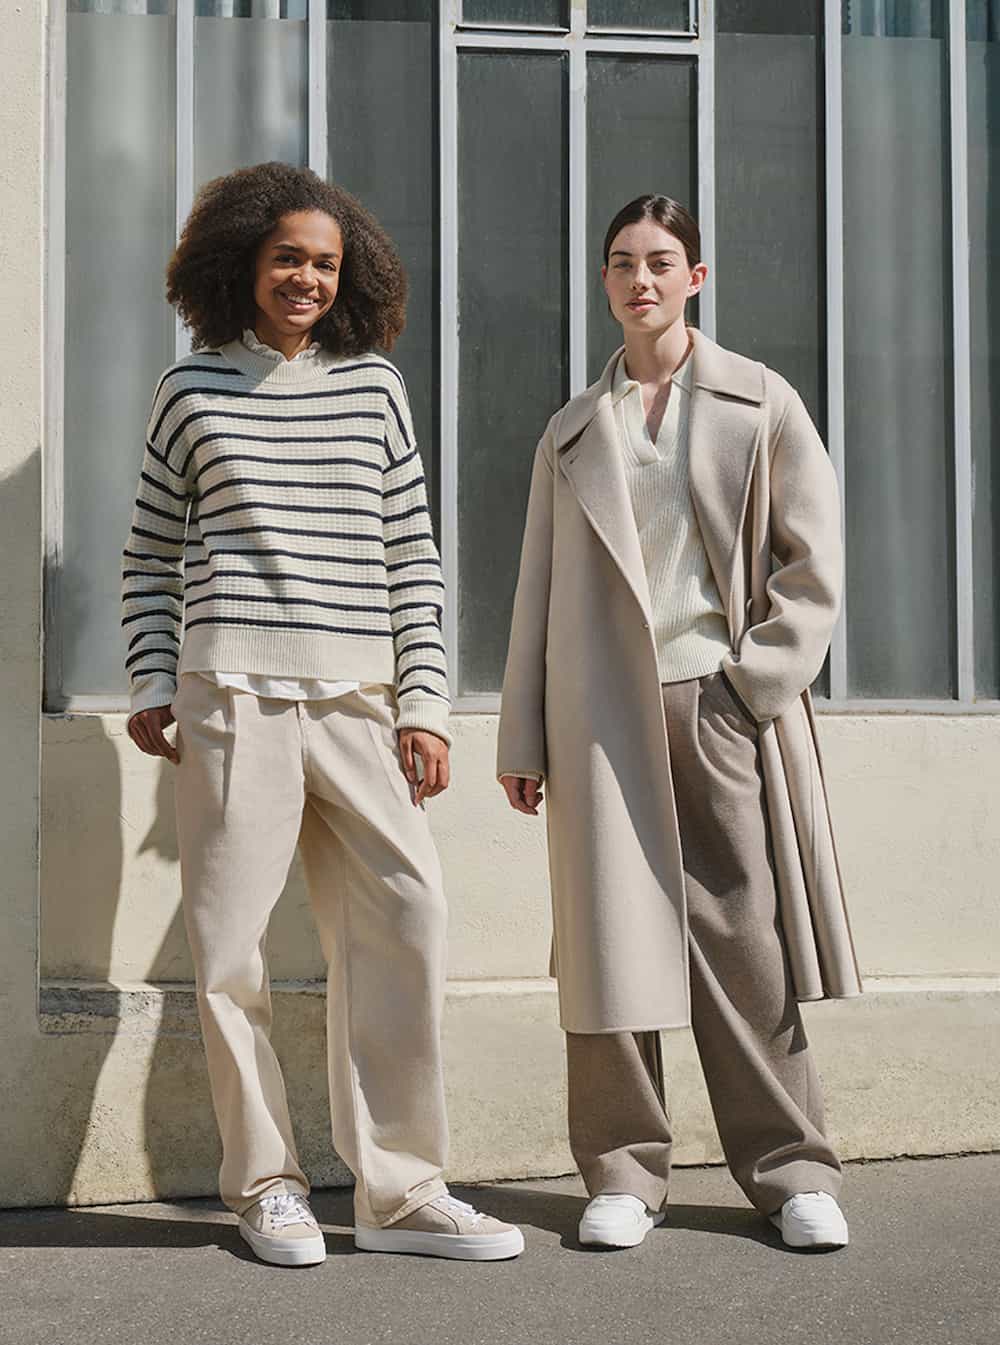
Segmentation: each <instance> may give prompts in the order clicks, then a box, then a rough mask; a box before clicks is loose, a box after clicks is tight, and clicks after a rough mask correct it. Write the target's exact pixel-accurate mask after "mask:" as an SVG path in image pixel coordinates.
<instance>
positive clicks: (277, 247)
mask: <svg viewBox="0 0 1000 1345" xmlns="http://www.w3.org/2000/svg"><path fill="white" fill-rule="evenodd" d="M273 247H274V251H275V252H305V251H307V249H306V248H300V247H299V245H298V243H275V244H274V245H273ZM319 255H320V256H321V257H331V258H337V257H339V256H340V253H339V252H321V253H320V254H319Z"/></svg>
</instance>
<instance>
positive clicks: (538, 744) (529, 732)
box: [497, 425, 554, 780]
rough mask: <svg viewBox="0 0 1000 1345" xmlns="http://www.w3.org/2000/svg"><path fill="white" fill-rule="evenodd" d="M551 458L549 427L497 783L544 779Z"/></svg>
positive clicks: (516, 618) (534, 476)
mask: <svg viewBox="0 0 1000 1345" xmlns="http://www.w3.org/2000/svg"><path fill="white" fill-rule="evenodd" d="M552 456H553V440H552V430H551V425H550V426H549V428H548V429H547V430H546V431H545V434H544V435H543V436H542V439H541V442H540V443H539V445H538V448H537V449H536V451H535V463H534V467H533V469H532V473H531V489H530V492H529V495H528V512H527V518H526V520H525V525H524V539H523V541H522V543H521V566H520V570H519V572H518V579H517V590H516V592H515V594H514V613H513V617H512V619H511V627H510V644H509V646H508V649H507V668H506V672H505V673H504V679H503V698H502V701H501V706H500V728H499V733H498V742H497V778H498V779H499V778H500V777H501V776H503V775H523V776H529V777H534V778H536V779H539V780H541V779H544V777H545V773H546V755H545V646H546V639H547V631H548V624H549V586H550V582H551V576H552V499H553V487H554V478H553V471H552Z"/></svg>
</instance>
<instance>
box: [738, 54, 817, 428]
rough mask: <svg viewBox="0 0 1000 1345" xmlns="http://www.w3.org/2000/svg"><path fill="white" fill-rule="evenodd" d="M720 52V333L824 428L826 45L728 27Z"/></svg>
mask: <svg viewBox="0 0 1000 1345" xmlns="http://www.w3.org/2000/svg"><path fill="white" fill-rule="evenodd" d="M715 53H716V54H715V59H716V84H715V131H716V141H715V156H716V157H715V165H716V167H715V181H716V208H715V227H716V274H715V277H714V284H715V297H716V313H717V320H718V333H719V340H720V342H721V343H722V344H723V345H725V346H729V347H731V348H732V349H734V350H739V351H742V352H743V353H744V354H745V355H750V356H751V357H752V358H753V359H757V360H763V362H764V363H765V364H769V365H771V367H772V368H774V369H777V370H778V371H779V372H780V373H782V374H784V376H785V377H786V378H787V379H788V380H789V382H790V383H791V384H792V385H793V387H795V388H797V389H798V391H799V392H800V393H801V394H802V397H803V399H804V401H805V403H806V405H807V406H808V408H809V411H810V414H811V415H812V417H813V419H814V420H815V421H816V422H817V424H819V425H820V427H821V428H822V426H823V421H824V406H823V398H824V371H825V361H826V351H825V325H826V313H825V309H824V282H823V271H824V264H825V263H824V252H823V246H822V239H823V230H824V219H823V204H822V193H823V159H822V142H821V135H822V131H821V124H820V108H821V100H822V61H823V52H822V46H821V43H820V41H819V39H818V37H817V36H815V35H812V36H803V35H798V34H796V35H793V36H786V35H768V36H736V35H734V34H728V33H720V34H719V36H718V37H717V39H716V44H715Z"/></svg>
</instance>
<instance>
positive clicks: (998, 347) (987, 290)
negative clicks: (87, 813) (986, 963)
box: [968, 4, 1000, 697]
mask: <svg viewBox="0 0 1000 1345" xmlns="http://www.w3.org/2000/svg"><path fill="white" fill-rule="evenodd" d="M975 8H976V9H978V11H979V12H978V13H977V14H976V15H975V18H976V19H977V20H978V22H977V24H976V27H975V29H973V31H974V32H975V33H978V34H979V36H980V37H981V39H982V40H977V41H973V42H970V43H969V45H968V88H969V239H970V249H971V250H970V258H969V263H970V265H969V274H970V276H971V277H972V286H971V317H972V459H973V466H974V471H975V476H974V480H975V497H974V500H973V532H972V540H973V547H974V573H975V589H974V592H975V632H976V635H975V638H976V657H975V670H976V694H977V695H979V696H989V697H995V696H1000V575H998V573H997V571H998V569H1000V129H998V128H1000V41H998V39H1000V31H998V30H1000V24H998V22H997V19H998V15H997V13H996V8H995V7H994V6H992V5H991V6H990V7H989V12H988V13H987V6H986V5H985V4H981V5H978V6H976V7H975ZM971 17H972V16H970V19H971ZM970 27H971V23H970ZM987 36H988V37H989V38H990V40H989V41H986V38H987Z"/></svg>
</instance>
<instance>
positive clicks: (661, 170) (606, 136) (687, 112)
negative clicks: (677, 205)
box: [587, 56, 698, 380]
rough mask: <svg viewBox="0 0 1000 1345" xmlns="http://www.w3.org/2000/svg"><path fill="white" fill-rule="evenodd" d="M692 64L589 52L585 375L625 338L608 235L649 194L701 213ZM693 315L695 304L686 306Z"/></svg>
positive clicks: (596, 368) (592, 372) (597, 370)
mask: <svg viewBox="0 0 1000 1345" xmlns="http://www.w3.org/2000/svg"><path fill="white" fill-rule="evenodd" d="M696 127H697V122H696V114H695V71H694V64H693V62H691V61H687V60H675V59H668V58H664V57H656V56H591V57H590V59H589V60H588V62H587V260H588V262H589V263H590V266H591V274H592V277H593V279H592V283H591V284H590V287H589V290H588V301H587V377H588V378H589V379H590V380H593V379H595V378H598V377H599V376H600V373H601V370H602V369H603V368H604V366H605V364H606V363H607V360H608V357H609V355H610V354H611V352H612V351H613V350H616V349H617V348H618V347H619V346H620V345H621V343H622V331H621V327H620V326H619V325H618V323H617V322H615V320H614V319H613V318H612V317H611V315H610V314H609V312H608V303H607V297H606V295H605V293H604V288H603V286H602V285H601V277H600V266H601V261H602V252H603V247H604V235H605V233H606V231H607V228H608V225H609V224H610V223H611V221H612V220H613V219H614V217H615V215H616V214H617V213H618V211H619V210H620V209H621V208H622V206H624V205H627V204H628V202H629V201H632V200H634V199H635V197H637V196H641V195H643V194H644V193H647V192H662V194H663V195H664V196H672V197H673V198H674V199H675V200H677V201H680V202H681V203H682V205H685V206H687V208H688V209H689V210H691V211H692V213H694V214H695V215H697V196H698V184H697V177H696V171H697V170H696V166H695V164H696V160H695V145H696V140H695V136H696ZM688 312H689V316H690V317H691V319H692V320H694V310H693V308H691V307H689V309H688Z"/></svg>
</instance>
